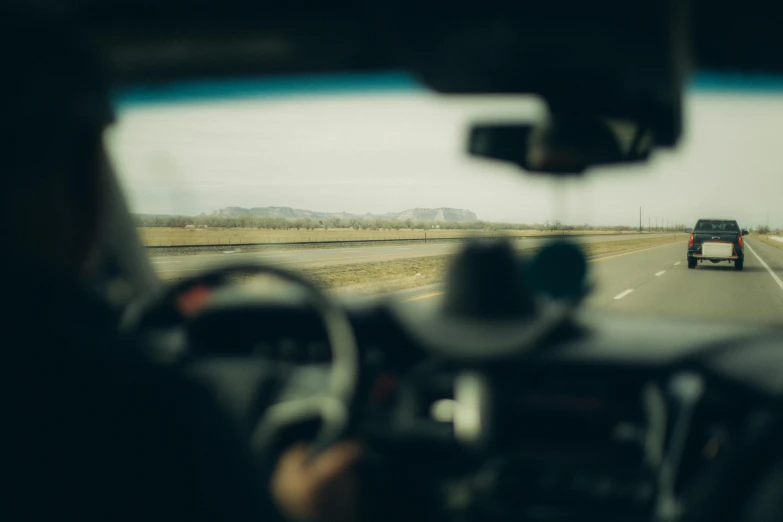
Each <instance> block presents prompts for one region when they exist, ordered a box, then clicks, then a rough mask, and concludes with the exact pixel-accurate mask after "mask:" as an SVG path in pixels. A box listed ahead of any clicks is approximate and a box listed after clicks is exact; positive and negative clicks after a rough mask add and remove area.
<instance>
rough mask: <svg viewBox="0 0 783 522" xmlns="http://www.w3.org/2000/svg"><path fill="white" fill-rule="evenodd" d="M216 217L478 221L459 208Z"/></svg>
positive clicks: (283, 210)
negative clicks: (380, 212)
mask: <svg viewBox="0 0 783 522" xmlns="http://www.w3.org/2000/svg"><path fill="white" fill-rule="evenodd" d="M210 215H212V216H218V217H243V216H253V217H265V218H283V219H301V218H311V219H328V218H340V219H399V220H406V219H411V220H413V221H441V222H452V223H472V222H475V221H478V217H477V216H476V214H475V213H474V212H471V211H470V210H464V209H459V208H412V209H408V210H404V211H402V212H389V213H386V214H369V213H368V214H349V213H348V212H315V211H312V210H302V209H298V208H291V207H253V208H243V207H226V208H221V209H220V210H216V211H214V212H212V214H210Z"/></svg>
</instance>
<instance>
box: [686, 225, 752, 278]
mask: <svg viewBox="0 0 783 522" xmlns="http://www.w3.org/2000/svg"><path fill="white" fill-rule="evenodd" d="M747 233H748V231H747V230H746V229H740V227H739V224H738V223H737V222H736V221H734V220H730V219H700V220H699V221H697V222H696V226H695V227H693V232H691V236H690V238H689V239H688V268H696V264H697V263H699V262H700V261H701V262H704V261H711V262H713V263H720V262H722V261H728V262H729V263H734V268H735V269H736V270H742V267H743V265H744V263H745V244H744V241H743V239H742V236H745V235H747Z"/></svg>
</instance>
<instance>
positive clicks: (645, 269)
mask: <svg viewBox="0 0 783 522" xmlns="http://www.w3.org/2000/svg"><path fill="white" fill-rule="evenodd" d="M747 245H748V247H747V248H746V255H745V266H744V270H743V271H741V272H738V271H736V270H735V269H734V266H733V265H729V264H727V263H720V264H712V263H702V264H699V265H698V266H697V267H696V268H695V269H693V270H689V269H688V267H687V263H686V260H685V251H686V245H685V243H682V244H674V245H667V246H661V247H653V248H650V249H645V250H640V251H636V252H628V253H620V254H615V255H611V254H610V255H606V256H600V257H598V258H595V259H593V260H591V262H590V269H591V275H592V278H593V281H594V285H595V286H594V290H593V292H592V294H591V295H590V297H589V298H588V299H587V300H586V303H585V304H586V306H587V307H589V308H591V309H598V310H607V311H611V312H618V313H629V314H635V315H654V316H661V317H691V318H705V319H711V320H718V321H732V322H741V323H744V322H754V323H766V324H778V325H780V324H783V251H781V250H779V249H776V248H774V247H771V246H769V245H766V244H764V243H761V242H759V241H753V240H748V241H747ZM765 265H766V266H765ZM396 298H397V299H399V300H401V301H404V302H405V305H406V306H411V307H417V308H419V309H421V310H422V311H424V310H427V309H431V308H432V307H434V306H437V304H438V303H439V302H440V300H441V298H442V288H441V287H440V286H439V285H438V286H430V287H426V288H420V289H416V290H411V291H406V292H402V293H398V294H397V295H396Z"/></svg>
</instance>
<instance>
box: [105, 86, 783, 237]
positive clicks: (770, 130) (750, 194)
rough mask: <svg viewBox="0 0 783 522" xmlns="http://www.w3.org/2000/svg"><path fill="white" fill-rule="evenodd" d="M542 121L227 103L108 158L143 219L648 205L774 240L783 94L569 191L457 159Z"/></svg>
mask: <svg viewBox="0 0 783 522" xmlns="http://www.w3.org/2000/svg"><path fill="white" fill-rule="evenodd" d="M542 114H543V113H542V108H541V107H540V105H539V104H538V102H537V101H536V100H535V99H530V98H508V99H490V100H483V101H482V100H476V99H470V98H468V99H465V98H458V99H446V98H441V97H438V96H435V95H432V94H427V93H417V92H411V93H386V94H384V93H374V94H364V95H358V94H351V95H348V94H341V95H319V96H312V97H296V98H282V99H274V98H268V97H267V98H262V99H255V100H252V99H246V100H239V99H236V100H231V101H225V102H221V103H217V102H210V103H206V102H202V103H199V104H189V105H188V104H179V105H175V106H159V105H158V106H149V107H136V108H131V109H128V110H126V111H123V112H122V113H121V115H120V116H121V118H120V123H118V124H117V125H116V127H115V128H114V129H113V130H112V131H111V134H110V135H109V144H110V150H111V152H112V157H113V159H114V161H115V165H116V167H117V170H118V172H119V173H120V178H121V180H122V182H123V185H124V186H125V189H126V192H127V194H128V197H129V199H130V202H131V207H132V209H133V210H134V211H135V212H143V213H162V214H186V215H192V214H198V213H200V212H207V213H209V212H211V211H213V210H216V209H218V208H222V207H226V206H240V207H261V206H288V207H295V208H303V209H308V210H316V211H328V212H339V211H346V212H352V213H365V212H372V213H383V212H393V211H401V210H405V209H408V208H413V207H430V208H433V207H454V208H465V209H470V210H472V211H474V212H476V214H477V215H478V217H479V218H480V219H484V220H488V221H508V222H517V223H535V222H543V221H544V220H553V219H560V220H562V221H564V222H567V223H584V222H588V223H591V224H618V225H620V224H623V225H630V226H636V225H638V221H639V207H640V206H641V207H642V215H643V224H644V225H645V226H646V225H647V222H648V221H647V220H648V216H650V217H652V222H653V223H654V222H655V217H658V218H661V219H666V220H671V221H681V222H685V223H693V222H695V220H696V219H697V218H699V217H727V218H736V219H738V220H739V221H740V224H741V225H743V226H748V227H753V226H756V225H758V224H763V223H765V222H766V219H767V211H769V220H770V225H772V226H773V227H783V93H781V94H780V95H777V94H770V93H767V94H754V95H740V94H726V93H716V92H712V93H710V92H700V93H694V94H690V95H689V97H688V105H687V116H688V117H687V121H686V137H685V139H684V140H683V142H682V144H681V147H680V149H679V150H677V151H673V152H660V153H658V154H657V155H656V156H655V157H654V160H653V161H652V162H651V163H649V164H647V165H641V166H634V167H617V168H612V169H603V170H599V171H594V172H592V173H591V174H590V175H588V176H587V177H586V178H585V179H582V180H575V181H571V182H568V183H565V184H561V183H556V182H554V181H552V180H549V179H540V178H535V177H532V176H530V175H529V174H525V173H524V172H522V171H520V170H518V169H516V168H514V167H511V166H506V165H503V164H500V163H494V162H489V161H482V160H477V159H471V158H469V157H467V156H466V154H465V153H464V152H463V150H464V139H465V132H466V129H467V126H468V124H469V122H470V121H472V120H475V119H482V118H492V119H495V118H494V117H496V116H503V117H512V116H516V117H522V118H525V119H537V118H541V117H542ZM560 185H562V186H560Z"/></svg>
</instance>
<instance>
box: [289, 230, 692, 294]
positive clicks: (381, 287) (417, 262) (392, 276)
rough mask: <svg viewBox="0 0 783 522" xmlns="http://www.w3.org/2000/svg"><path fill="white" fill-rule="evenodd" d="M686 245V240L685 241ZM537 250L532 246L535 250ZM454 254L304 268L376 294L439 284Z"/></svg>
mask: <svg viewBox="0 0 783 522" xmlns="http://www.w3.org/2000/svg"><path fill="white" fill-rule="evenodd" d="M687 237H688V236H687V235H686V234H677V235H673V236H667V237H651V238H643V239H637V240H625V241H611V240H610V241H606V242H600V243H588V244H585V245H583V246H582V251H583V252H584V253H585V255H586V256H601V255H609V254H612V253H617V252H621V251H628V250H634V249H642V248H651V247H656V246H662V245H667V244H671V243H676V242H679V241H682V242H684V241H685V240H686V239H687ZM683 244H685V243H683ZM534 251H535V249H531V252H530V253H532V252H534ZM450 258H451V256H431V257H414V258H409V259H399V260H398V259H395V260H389V261H377V262H372V263H354V264H346V265H337V266H324V267H316V268H305V269H303V272H304V273H305V274H307V275H308V277H310V278H311V279H313V280H314V281H315V282H316V283H318V284H319V285H320V286H321V287H323V288H329V289H342V290H343V291H346V292H348V293H361V294H375V293H381V292H391V291H394V290H403V289H406V288H414V287H417V286H424V285H430V284H434V283H439V282H440V281H441V280H442V279H443V275H444V273H445V269H446V267H447V266H448V262H449V259H450Z"/></svg>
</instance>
